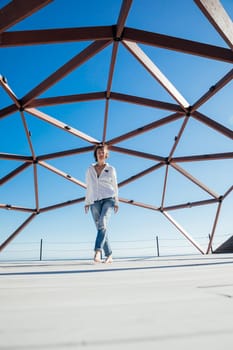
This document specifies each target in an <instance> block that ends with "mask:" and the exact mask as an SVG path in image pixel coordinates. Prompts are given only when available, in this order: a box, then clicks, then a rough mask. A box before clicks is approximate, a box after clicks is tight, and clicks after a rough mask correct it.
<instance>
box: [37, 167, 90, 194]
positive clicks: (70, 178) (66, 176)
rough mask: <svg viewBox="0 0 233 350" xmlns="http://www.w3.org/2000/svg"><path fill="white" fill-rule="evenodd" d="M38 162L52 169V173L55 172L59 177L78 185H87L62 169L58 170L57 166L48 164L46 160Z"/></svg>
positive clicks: (84, 186)
mask: <svg viewBox="0 0 233 350" xmlns="http://www.w3.org/2000/svg"><path fill="white" fill-rule="evenodd" d="M38 164H39V165H41V166H42V167H44V168H46V169H48V170H50V171H52V172H53V173H55V174H57V175H59V176H61V177H64V178H65V179H66V180H69V181H71V182H73V183H75V184H76V185H79V186H81V187H83V188H86V187H87V186H86V184H85V183H84V182H82V181H79V180H77V179H76V178H74V177H73V176H71V175H69V174H67V173H65V172H64V171H61V170H59V169H58V168H56V167H54V166H52V165H50V164H48V163H46V162H43V161H39V162H38Z"/></svg>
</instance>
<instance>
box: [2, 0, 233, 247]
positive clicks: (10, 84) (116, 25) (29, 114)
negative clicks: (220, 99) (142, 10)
mask: <svg viewBox="0 0 233 350" xmlns="http://www.w3.org/2000/svg"><path fill="white" fill-rule="evenodd" d="M71 3H72V2H71ZM146 3H147V2H146V1H145V2H144V1H143V4H145V6H146ZM53 4H54V6H55V5H56V1H54V2H53V1H49V0H33V1H32V0H31V1H21V2H20V1H11V2H8V3H7V4H6V5H5V7H3V8H2V9H1V12H0V37H1V41H0V48H1V50H2V52H4V50H12V59H15V60H16V61H17V60H18V59H19V57H15V56H14V55H15V54H14V51H13V49H14V48H19V47H20V48H22V49H23V48H27V47H31V48H32V50H34V51H33V52H34V54H35V56H37V55H39V59H40V60H46V56H47V55H48V56H49V54H50V53H49V51H48V53H47V54H46V51H43V50H44V49H46V48H49V47H50V46H52V45H59V44H66V43H72V44H73V45H74V49H73V50H71V51H70V53H69V52H67V53H65V52H64V54H67V55H66V57H68V56H69V55H70V57H69V58H67V59H66V62H65V63H64V62H63V63H62V64H61V63H60V62H59V63H60V65H59V64H58V63H57V62H56V63H54V67H55V66H56V68H54V67H52V66H51V70H52V68H53V71H51V74H49V75H48V76H46V77H43V76H42V75H40V72H39V68H38V67H35V69H37V70H38V76H39V77H40V82H39V83H34V85H33V87H31V88H30V89H29V91H28V92H27V93H24V94H23V95H22V97H20V98H19V97H17V95H18V93H17V91H16V90H17V89H15V88H14V86H15V85H17V84H18V85H19V84H23V83H24V82H23V81H22V80H21V82H20V83H19V82H18V83H17V84H16V82H17V79H19V78H18V74H17V71H15V72H14V80H15V81H12V77H11V81H10V80H9V79H8V78H9V77H8V76H7V74H5V72H4V71H1V74H2V76H1V78H0V85H1V96H3V95H4V98H5V97H6V96H7V98H8V100H7V102H6V103H5V105H2V106H1V107H0V108H1V109H0V123H2V125H1V129H2V132H8V130H7V129H6V128H5V126H4V125H5V124H4V123H5V122H7V121H10V123H18V124H20V125H21V126H20V127H21V128H23V133H24V137H25V140H26V142H27V146H28V149H29V152H26V153H25V152H20V151H18V152H11V151H7V152H6V151H5V150H4V152H3V151H2V150H0V161H1V164H2V166H1V167H2V168H4V166H5V164H6V162H10V164H11V166H12V167H11V168H10V170H7V171H6V173H4V174H3V176H2V177H1V179H0V184H1V187H2V188H4V186H8V185H9V188H10V184H11V181H12V179H13V178H16V177H18V176H20V175H21V174H23V173H24V172H26V171H28V170H29V169H31V170H32V172H33V183H32V187H31V192H32V193H33V197H34V204H32V205H31V206H26V205H25V206H24V205H19V204H17V203H15V202H11V200H10V199H9V200H7V199H6V201H4V202H2V200H1V202H2V203H1V204H0V210H1V211H3V210H10V211H11V213H12V218H13V215H14V213H15V212H19V211H21V212H24V213H27V214H28V217H27V218H26V220H24V221H23V222H21V223H20V224H19V226H18V228H17V229H16V230H14V232H12V233H11V234H10V235H9V236H8V237H7V238H6V239H4V240H3V241H2V242H1V246H0V250H3V249H4V248H5V247H6V246H7V245H8V244H9V243H10V242H11V241H12V240H13V239H14V238H15V237H16V236H17V235H18V234H19V233H20V232H21V231H22V230H23V229H24V228H25V227H26V226H27V225H28V224H29V223H30V222H31V221H32V220H33V219H35V218H36V217H37V215H38V214H40V215H43V214H44V213H45V212H48V211H53V210H56V209H58V208H61V207H65V206H71V205H73V204H76V203H82V202H83V201H84V191H85V183H84V180H80V178H83V177H82V176H80V177H79V176H78V175H77V176H75V175H74V174H71V173H70V172H66V171H65V170H64V169H63V168H59V167H58V166H55V165H54V164H53V163H52V161H53V160H56V159H61V158H64V159H67V162H68V161H69V157H71V156H74V155H75V156H77V157H79V156H81V155H82V154H89V155H90V157H91V154H92V152H93V145H95V144H98V143H99V142H104V143H106V144H107V145H109V147H110V150H111V154H116V155H118V154H119V155H120V156H121V157H122V158H121V159H122V161H121V162H122V163H123V164H124V165H125V167H127V166H129V167H130V165H128V159H129V157H132V158H135V159H137V162H138V163H137V164H138V167H137V168H136V167H135V169H134V168H133V169H132V171H131V172H129V173H128V174H129V175H125V178H122V177H123V176H121V175H120V178H121V180H120V181H119V188H120V190H121V189H123V188H127V186H130V184H132V183H136V184H137V182H138V181H139V180H140V179H142V178H143V177H146V176H147V175H148V174H151V173H156V172H158V171H159V170H161V169H163V170H164V171H163V180H162V183H161V188H160V195H159V196H156V195H155V196H154V201H153V202H151V203H148V202H146V201H145V202H144V201H139V200H138V198H139V196H138V194H137V192H135V193H134V195H133V198H132V196H130V198H127V196H122V195H121V193H123V191H122V192H120V202H122V203H124V204H125V205H130V206H137V207H141V208H144V209H148V210H152V211H155V212H158V213H159V215H162V216H163V217H164V218H165V220H168V221H169V222H170V223H171V224H172V225H174V226H175V227H176V229H177V230H178V231H179V232H180V233H181V234H182V235H184V236H185V238H187V240H188V241H189V242H190V243H191V244H192V245H193V246H194V247H195V248H196V249H197V250H198V251H199V252H201V253H202V254H205V253H207V254H208V253H209V252H210V250H211V245H212V243H213V240H214V235H215V231H216V226H217V223H218V220H219V218H220V217H221V208H222V204H223V203H224V201H225V200H226V199H227V198H229V197H230V196H232V190H233V186H232V183H231V181H232V173H229V174H228V175H227V176H228V177H227V178H228V181H226V188H225V190H224V192H223V193H217V191H215V186H211V187H209V186H208V184H206V183H205V182H203V181H201V180H200V179H199V178H198V177H197V176H195V171H194V173H192V170H190V171H187V170H186V169H185V166H184V165H185V164H187V163H189V164H193V165H194V166H197V167H198V166H199V164H200V163H201V162H215V161H218V160H221V161H225V160H226V161H229V160H232V158H233V152H232V148H230V147H231V146H232V144H230V143H229V149H228V150H224V151H222V150H220V151H219V152H216V151H214V152H211V151H210V152H208V153H203V152H199V153H198V154H191V153H190V154H183V155H182V154H178V155H177V153H176V152H177V149H178V148H179V145H180V144H181V143H182V142H183V141H184V137H187V136H184V135H186V134H185V132H186V130H187V128H190V129H189V130H191V132H192V127H195V125H202V126H203V128H204V133H205V132H206V133H207V134H208V132H209V131H211V132H212V131H213V132H214V135H216V137H218V136H220V137H222V138H224V139H226V140H229V142H230V141H231V140H232V138H233V132H232V130H231V129H230V128H228V127H227V126H225V125H224V123H222V122H221V121H222V115H221V113H219V116H218V118H212V117H211V115H206V114H205V113H204V112H202V111H201V108H203V106H205V104H207V103H209V102H210V101H211V100H212V99H213V98H214V97H215V96H216V95H218V94H221V93H222V91H223V90H224V87H226V86H227V85H228V84H230V83H231V82H232V79H233V69H232V68H230V65H232V63H233V52H232V51H233V24H232V21H231V19H230V17H229V15H228V14H227V12H226V11H225V10H224V8H223V6H222V5H221V3H220V2H219V1H218V0H213V1H209V0H194V1H193V6H195V7H196V11H199V13H200V16H202V17H203V19H204V20H205V21H206V22H207V23H209V22H210V23H211V25H212V26H213V30H215V31H216V33H217V34H218V35H220V38H221V37H222V39H223V42H224V43H225V47H223V46H217V45H212V44H206V43H203V42H198V41H194V40H191V39H188V38H186V39H183V38H180V37H176V36H171V35H165V34H163V33H158V32H155V31H147V30H142V29H140V28H134V27H129V26H127V18H129V17H130V14H131V11H132V13H133V8H134V2H133V1H132V0H123V1H122V3H118V2H117V1H116V2H115V1H114V5H113V3H112V2H110V1H107V2H106V3H105V6H106V7H108V8H111V6H113V7H114V8H115V7H116V6H117V5H118V4H120V6H119V11H118V12H117V13H116V14H115V15H116V19H117V21H115V22H113V23H111V24H110V25H106V24H104V25H89V24H88V25H86V26H82V25H81V26H80V25H79V26H77V27H72V28H62V27H60V26H59V25H58V27H59V28H45V29H34V28H33V26H32V29H30V30H26V29H25V30H14V28H13V30H12V27H13V26H15V25H16V24H18V23H20V22H21V21H23V20H25V19H26V18H32V20H33V16H34V15H35V14H36V13H37V12H39V11H41V10H44V11H46V8H47V7H48V8H49V7H50V6H53ZM76 4H77V3H76ZM101 4H102V3H101V2H100V4H99V6H100V8H99V11H104V9H105V7H104V6H103V8H101ZM116 4H117V5H116ZM135 4H136V3H135ZM92 5H93V2H90V7H91V6H92ZM69 6H70V3H69V2H66V7H67V8H69ZM135 6H136V5H135ZM51 11H52V7H51ZM70 11H72V9H70ZM45 16H46V12H45ZM50 16H51V12H50ZM54 16H55V14H54ZM59 16H61V14H60V15H59ZM76 16H77V18H79V14H78V13H76ZM144 20H145V21H146V18H145V19H144ZM77 22H78V20H77ZM32 23H33V21H32ZM203 36H204V34H203ZM222 39H221V40H222ZM75 44H76V45H77V44H80V46H77V47H76V46H75ZM38 45H39V47H40V48H41V53H39V51H37V50H36V47H38ZM153 49H159V50H160V51H159V52H160V53H161V52H172V53H174V52H175V53H177V54H179V55H180V56H181V55H186V57H187V56H191V57H198V59H199V60H201V59H203V60H208V62H209V61H214V62H219V63H222V62H223V63H226V64H227V66H226V67H227V68H226V70H225V72H224V74H222V70H221V69H220V70H219V74H218V80H217V81H214V82H212V84H211V86H208V88H207V89H205V91H203V87H202V89H201V90H198V92H197V94H196V95H197V96H198V97H197V98H194V97H193V98H191V97H190V98H189V99H190V100H193V102H192V103H190V102H188V100H186V97H185V91H184V93H183V94H181V93H180V91H179V87H178V86H175V84H173V82H172V79H170V78H169V75H170V74H171V72H166V71H165V69H160V68H159V65H157V64H156V61H157V58H158V55H159V54H158V55H157V57H156V56H155V55H154V54H153V51H150V50H153ZM106 50H107V55H106V57H104V59H103V61H100V60H98V57H99V55H101V54H102V53H105V52H106ZM120 50H121V52H122V50H123V52H124V54H125V55H126V54H127V55H128V56H130V59H131V60H132V64H134V63H136V64H137V65H138V66H139V67H140V72H142V74H145V77H146V78H148V80H149V81H150V84H151V81H153V83H155V84H157V85H156V86H159V88H160V89H161V90H160V91H162V92H161V96H164V95H163V94H164V93H166V94H167V96H169V100H167V101H166V100H164V99H163V97H159V96H160V95H159V93H156V94H155V95H156V98H153V97H152V94H151V95H150V96H145V95H144V96H142V95H139V94H138V95H136V94H130V93H125V92H124V89H122V90H120V89H121V87H119V86H118V87H117V84H115V86H116V87H115V88H113V82H114V81H117V74H118V71H119V66H120V65H121V64H122V65H124V56H123V55H122V56H121V57H122V58H121V62H119V60H120V54H119V52H120ZM75 51H76V54H73V52H75ZM21 54H22V55H24V52H23V51H21ZM25 55H26V54H25ZM21 59H22V57H21ZM95 59H96V63H95ZM35 60H36V58H35ZM90 60H91V61H92V62H94V63H93V67H92V70H91V71H90V70H88V71H87V72H86V73H87V75H88V74H89V75H95V74H96V72H97V70H100V71H101V70H103V72H105V71H106V70H107V78H104V79H103V81H100V86H102V84H103V83H104V84H105V88H104V89H98V84H96V85H95V88H93V91H92V90H91V86H90V87H89V90H88V92H86V91H80V85H82V84H80V81H77V85H78V86H79V88H78V89H77V91H76V90H75V88H74V87H73V88H72V91H69V82H68V83H67V85H66V88H65V89H59V91H61V90H62V91H65V93H62V94H61V93H60V94H59V93H58V90H56V85H57V84H59V82H61V81H62V80H63V79H65V78H66V77H69V76H70V75H72V74H75V73H76V72H78V70H79V69H80V68H82V67H83V66H85V64H86V63H88V62H89V61H90ZM102 62H104V63H102ZM171 62H172V58H171ZM94 64H95V66H94ZM0 69H2V67H0ZM24 69H25V68H24ZM126 69H130V67H128V68H127V67H126ZM173 69H176V68H173ZM177 69H179V71H180V73H179V74H180V75H182V74H184V75H185V73H184V72H183V68H182V67H179V68H177ZM12 70H14V66H12ZM103 74H104V73H103ZM135 74H136V73H135ZM23 77H24V81H29V80H30V79H31V76H30V73H28V72H27V70H26V69H25V71H24V74H23ZM75 79H76V78H75ZM185 79H186V81H187V83H188V80H189V76H188V75H187V76H186V77H185ZM201 79H202V77H200V76H198V78H197V80H196V82H194V83H195V84H196V85H198V84H200V81H201ZM8 80H9V81H8ZM137 84H140V78H139V80H138V81H137ZM148 84H149V83H148ZM52 88H54V90H51V89H52ZM50 91H52V92H51V95H49V92H50ZM46 92H48V94H47V95H46ZM230 99H231V100H232V94H231V96H229V103H230ZM2 101H3V98H2ZM83 102H85V103H86V104H85V106H88V105H89V104H90V105H91V106H92V108H93V105H94V104H95V103H96V104H98V103H100V102H101V103H102V104H101V106H102V115H101V117H98V120H97V121H94V119H92V120H91V121H90V120H87V121H86V123H85V121H83V123H82V124H80V125H79V124H78V122H77V120H76V119H75V117H73V118H68V117H67V116H61V115H60V113H59V108H58V107H61V106H64V105H69V104H72V105H74V104H76V105H80V104H81V103H83ZM129 105H130V106H131V105H133V106H135V108H139V109H140V108H142V107H143V108H147V109H149V110H150V111H151V110H152V111H156V113H157V114H154V115H152V116H151V117H150V121H149V122H148V123H143V119H141V120H140V123H139V122H138V121H137V122H136V121H135V126H134V127H131V125H134V122H133V123H132V124H131V125H130V126H129V127H128V126H127V125H128V124H127V118H128V116H127V111H126V110H124V111H123V112H122V110H121V108H125V106H129ZM46 108H47V109H46ZM94 108H95V107H94ZM114 108H115V110H117V109H118V110H119V111H120V112H119V113H121V114H123V115H124V117H123V119H120V117H119V116H117V118H118V117H119V124H121V123H122V124H124V123H125V127H124V128H123V127H122V129H121V130H123V132H118V130H116V131H115V130H111V124H112V120H113V116H112V115H114V116H115V117H116V114H117V113H116V112H114ZM50 111H52V112H51V113H50ZM90 113H93V109H92V112H90ZM114 113H115V114H114ZM31 120H33V123H35V124H33V125H34V128H38V129H39V128H40V126H41V125H42V124H43V125H48V126H49V127H51V128H53V129H60V130H61V132H62V133H63V134H64V135H65V134H66V135H67V138H68V137H70V136H72V140H74V139H73V138H75V140H76V141H75V142H77V143H75V142H74V143H71V144H72V145H73V144H74V145H75V147H73V148H72V147H70V146H67V147H66V145H65V143H64V145H63V144H62V145H59V151H54V152H49V151H47V150H46V149H43V148H42V147H41V148H40V150H39V151H38V150H37V147H36V146H35V143H34V141H33V132H32V133H31V127H30V125H29V124H30V123H31V124H32V122H31ZM36 123H38V124H36ZM40 123H41V124H40ZM18 124H17V125H18ZM174 125H175V128H174ZM164 127H167V130H170V131H171V132H169V137H168V136H167V134H166V133H164V136H163V144H162V145H161V147H160V148H158V147H155V146H154V145H153V142H151V143H150V150H147V151H145V148H144V147H143V146H144V145H143V143H141V141H140V140H141V139H140V137H141V136H142V135H147V134H148V135H149V134H150V133H151V132H155V131H156V132H158V133H161V134H162V135H163V130H164ZM119 130H120V128H119ZM171 135H173V140H172V142H171ZM49 137H50V136H49V133H45V134H44V135H41V143H42V144H43V140H45V138H46V140H47V141H48V139H49ZM132 139H134V140H135V142H137V140H138V147H134V146H133V145H132V146H131V144H130V141H131V140H132ZM79 141H80V143H79ZM12 142H13V140H12ZM127 142H129V143H127ZM196 142H197V143H198V136H197V138H196ZM9 148H10V147H9ZM147 161H148V162H150V166H148V164H149V163H147ZM7 164H8V163H7ZM12 164H13V165H12ZM42 168H43V169H46V171H48V172H50V173H53V174H55V175H56V176H58V177H61V178H63V179H65V181H67V182H71V183H73V184H75V185H77V186H78V187H80V190H81V191H82V192H83V193H82V195H80V196H79V197H77V198H70V199H69V198H68V199H66V200H65V201H61V202H57V203H55V202H54V200H53V198H48V201H47V203H48V204H47V205H43V204H42V201H41V194H42V193H41V191H42V190H41V189H40V186H39V185H38V182H40V179H39V177H40V169H42ZM7 169H8V168H7ZM137 169H139V170H137ZM190 169H192V168H190ZM193 169H194V168H193ZM117 170H118V173H121V171H120V170H119V169H117ZM171 171H175V172H176V173H177V174H179V176H181V177H182V179H184V180H185V181H188V182H191V183H192V184H193V185H194V186H195V187H198V189H200V191H201V195H200V198H199V199H197V200H192V199H191V200H189V201H186V202H177V201H176V200H174V202H173V203H169V204H167V201H166V198H167V194H168V191H172V189H171V188H169V187H168V185H167V181H168V177H169V174H170V172H171ZM83 172H84V171H82V174H83ZM209 175H210V176H211V173H210V174H209ZM13 190H14V189H13V188H12V191H13ZM138 191H141V192H143V191H144V189H143V187H140V184H139V185H138ZM151 191H153V188H151ZM43 195H44V193H43ZM9 198H10V197H9ZM18 203H20V200H19V202H18ZM211 205H215V206H216V212H215V215H214V218H213V222H212V229H211V234H210V240H209V242H208V245H207V247H204V248H203V247H202V246H201V245H200V244H199V243H198V242H197V241H196V240H195V239H194V238H193V237H192V235H191V234H190V233H189V230H188V229H187V230H186V229H184V228H183V227H182V225H181V224H180V223H179V222H178V221H177V220H175V219H174V218H173V216H172V215H171V214H170V213H171V212H172V211H179V210H182V209H183V208H194V207H203V206H211ZM190 225H192V222H190Z"/></svg>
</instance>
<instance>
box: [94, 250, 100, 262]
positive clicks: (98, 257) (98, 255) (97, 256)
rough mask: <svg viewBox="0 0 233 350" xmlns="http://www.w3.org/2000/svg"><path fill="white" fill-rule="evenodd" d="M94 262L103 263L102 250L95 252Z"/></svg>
mask: <svg viewBox="0 0 233 350" xmlns="http://www.w3.org/2000/svg"><path fill="white" fill-rule="evenodd" d="M94 262H96V263H101V262H102V260H101V253H100V250H97V251H96V252H95V256H94Z"/></svg>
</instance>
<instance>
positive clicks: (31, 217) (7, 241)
mask: <svg viewBox="0 0 233 350" xmlns="http://www.w3.org/2000/svg"><path fill="white" fill-rule="evenodd" d="M35 216H36V215H35V213H33V214H32V215H30V216H29V218H28V219H27V220H25V221H24V222H23V223H22V225H20V226H19V227H18V228H17V230H15V231H14V232H13V233H12V234H11V235H10V236H9V237H8V238H7V239H6V240H5V241H4V242H3V243H2V244H1V245H0V252H1V251H2V250H3V249H4V248H5V247H6V246H7V245H8V244H9V243H10V242H11V241H12V240H13V239H14V238H15V237H16V236H17V235H18V234H19V233H20V232H21V231H22V230H23V229H24V228H25V227H26V226H27V225H28V224H29V223H30V222H31V221H32V220H33V219H34V218H35Z"/></svg>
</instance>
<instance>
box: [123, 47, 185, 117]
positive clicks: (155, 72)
mask: <svg viewBox="0 0 233 350" xmlns="http://www.w3.org/2000/svg"><path fill="white" fill-rule="evenodd" d="M123 44H124V46H125V47H126V48H127V49H128V50H129V51H130V52H131V53H132V54H133V55H134V56H135V57H136V59H137V60H138V61H139V62H140V63H141V64H142V65H143V66H144V67H145V68H146V69H147V70H148V72H149V73H150V74H151V75H152V76H153V77H154V78H155V79H156V80H157V81H158V82H159V83H160V84H161V85H162V86H163V87H164V89H165V90H167V92H168V93H169V94H170V95H171V96H172V98H174V99H175V100H176V101H177V102H178V103H179V105H180V106H181V107H182V108H183V109H184V111H187V109H188V108H189V106H190V104H189V103H188V102H187V101H186V100H185V98H184V97H183V96H182V95H181V94H180V93H179V91H178V90H177V89H176V87H175V86H174V85H173V84H172V83H171V82H170V81H169V80H168V79H167V77H165V75H164V74H163V73H162V72H161V71H160V70H159V68H158V67H157V66H156V65H155V64H154V63H153V62H152V61H151V59H150V58H149V57H148V56H147V55H146V54H145V52H144V51H143V50H142V49H141V48H140V47H139V46H138V45H137V44H135V43H133V42H130V41H126V40H124V41H123Z"/></svg>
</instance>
